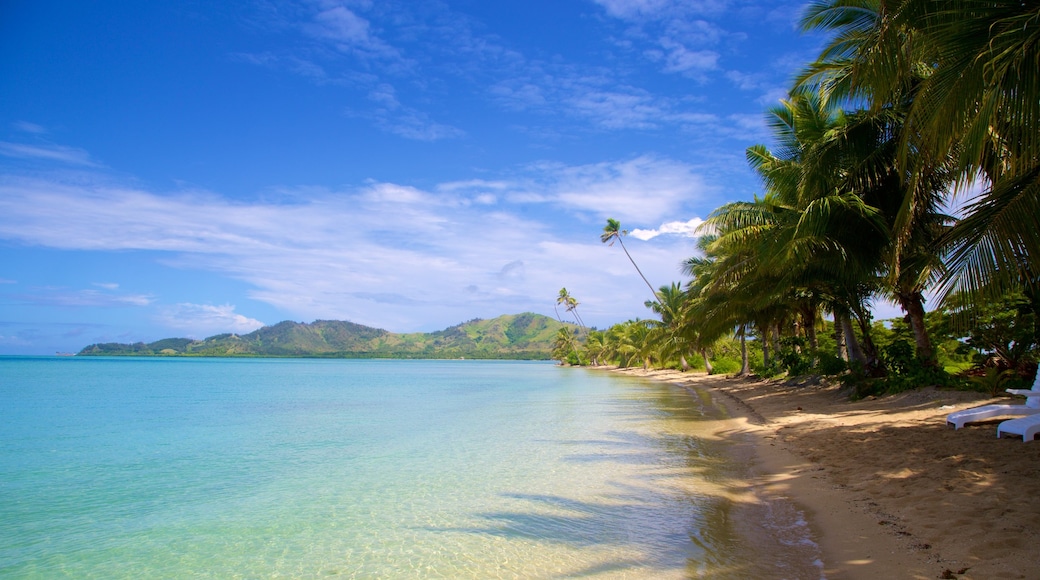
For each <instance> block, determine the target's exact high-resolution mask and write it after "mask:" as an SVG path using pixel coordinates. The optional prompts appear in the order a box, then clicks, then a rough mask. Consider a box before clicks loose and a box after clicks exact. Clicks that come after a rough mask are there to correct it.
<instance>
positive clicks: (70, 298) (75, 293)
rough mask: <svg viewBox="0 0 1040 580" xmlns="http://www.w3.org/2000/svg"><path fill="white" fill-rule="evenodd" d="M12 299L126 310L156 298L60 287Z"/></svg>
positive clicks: (36, 289) (20, 295) (147, 303)
mask: <svg viewBox="0 0 1040 580" xmlns="http://www.w3.org/2000/svg"><path fill="white" fill-rule="evenodd" d="M30 290H31V291H30V292H28V293H25V294H17V295H13V296H12V297H13V298H15V299H16V300H19V301H20V302H25V303H29V304H41V305H47V306H62V307H100V308H126V307H142V306H148V305H149V304H152V303H153V302H154V301H155V297H153V296H150V295H147V294H119V293H115V292H102V291H98V290H94V289H89V288H88V289H83V290H74V289H69V288H60V287H36V288H31V289H30Z"/></svg>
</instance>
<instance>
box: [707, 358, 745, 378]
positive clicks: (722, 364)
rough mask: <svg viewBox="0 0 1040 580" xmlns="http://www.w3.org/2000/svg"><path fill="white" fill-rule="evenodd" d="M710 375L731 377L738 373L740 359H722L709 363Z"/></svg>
mask: <svg viewBox="0 0 1040 580" xmlns="http://www.w3.org/2000/svg"><path fill="white" fill-rule="evenodd" d="M711 366H712V369H711V374H713V375H731V374H735V373H738V372H740V359H739V358H738V359H733V358H730V357H722V358H718V359H714V360H712V361H711Z"/></svg>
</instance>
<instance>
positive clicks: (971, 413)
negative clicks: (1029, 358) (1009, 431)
mask: <svg viewBox="0 0 1040 580" xmlns="http://www.w3.org/2000/svg"><path fill="white" fill-rule="evenodd" d="M1007 392H1009V393H1012V394H1014V395H1025V396H1026V403H1025V404H1024V405H983V406H981V407H975V408H974V409H964V410H963V411H956V412H953V413H950V414H949V415H947V416H946V423H947V424H948V425H953V428H954V429H960V428H961V427H963V426H964V424H965V423H972V422H975V421H982V420H983V419H992V418H993V417H1006V416H1011V417H1015V416H1019V417H1022V416H1025V417H1029V416H1036V415H1040V368H1038V369H1037V371H1036V379H1035V380H1034V381H1033V388H1031V389H1007ZM1001 425H1003V423H1001Z"/></svg>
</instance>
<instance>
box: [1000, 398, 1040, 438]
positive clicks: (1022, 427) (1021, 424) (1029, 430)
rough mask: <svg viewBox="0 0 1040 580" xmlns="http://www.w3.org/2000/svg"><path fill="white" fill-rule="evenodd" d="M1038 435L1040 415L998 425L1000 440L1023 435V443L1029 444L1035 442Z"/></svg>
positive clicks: (1039, 431)
mask: <svg viewBox="0 0 1040 580" xmlns="http://www.w3.org/2000/svg"><path fill="white" fill-rule="evenodd" d="M1030 398H1031V399H1032V398H1035V397H1030ZM1037 433H1040V414H1038V415H1030V416H1028V417H1022V418H1020V419H1011V420H1009V421H1004V422H1003V423H1001V424H1000V425H997V438H998V439H999V438H1001V437H1003V436H1004V435H1021V436H1022V441H1025V442H1026V443H1028V442H1030V441H1032V440H1033V437H1036V434H1037Z"/></svg>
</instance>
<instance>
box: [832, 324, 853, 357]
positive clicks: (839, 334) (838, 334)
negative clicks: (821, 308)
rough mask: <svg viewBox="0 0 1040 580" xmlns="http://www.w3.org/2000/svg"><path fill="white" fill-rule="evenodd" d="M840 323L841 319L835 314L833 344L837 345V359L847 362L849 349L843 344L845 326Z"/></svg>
mask: <svg viewBox="0 0 1040 580" xmlns="http://www.w3.org/2000/svg"><path fill="white" fill-rule="evenodd" d="M841 322H842V321H841V318H840V317H838V315H837V314H835V315H834V343H835V344H837V345H838V358H840V359H841V360H843V361H845V362H849V347H848V345H847V344H845V326H844V325H843V324H842V323H841Z"/></svg>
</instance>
